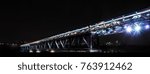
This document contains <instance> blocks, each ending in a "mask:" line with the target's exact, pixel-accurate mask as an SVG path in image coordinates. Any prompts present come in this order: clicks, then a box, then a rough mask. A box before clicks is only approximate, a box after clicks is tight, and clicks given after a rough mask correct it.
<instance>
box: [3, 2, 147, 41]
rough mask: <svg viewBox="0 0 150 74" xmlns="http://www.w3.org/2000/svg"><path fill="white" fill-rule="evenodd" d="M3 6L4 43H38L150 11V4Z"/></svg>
mask: <svg viewBox="0 0 150 74" xmlns="http://www.w3.org/2000/svg"><path fill="white" fill-rule="evenodd" d="M113 1H114V0H99V1H93V0H84V1H83V0H79V1H77V0H76V1H73V0H60V1H57V0H54V1H52V0H47V1H43V0H40V1H39V0H35V1H31V0H30V1H28V0H19V1H14V0H12V1H7V0H5V1H4V2H2V1H1V2H0V25H1V27H0V42H14V41H27V42H30V41H34V40H39V39H42V38H45V37H49V36H52V35H55V34H59V33H63V32H66V31H69V30H73V29H77V28H81V27H84V26H88V25H93V24H95V23H98V22H100V21H105V20H109V19H112V18H115V17H118V16H122V15H124V14H129V13H134V12H135V11H139V10H142V9H144V8H148V7H149V6H150V0H141V1H140V0H116V1H115V2H113Z"/></svg>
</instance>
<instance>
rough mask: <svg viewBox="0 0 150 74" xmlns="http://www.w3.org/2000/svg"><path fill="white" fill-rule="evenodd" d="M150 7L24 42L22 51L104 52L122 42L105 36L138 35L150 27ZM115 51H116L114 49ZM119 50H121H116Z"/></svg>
mask: <svg viewBox="0 0 150 74" xmlns="http://www.w3.org/2000/svg"><path fill="white" fill-rule="evenodd" d="M149 23H150V9H149V8H148V9H144V10H143V11H140V12H136V13H133V14H130V15H123V16H121V17H119V18H115V19H111V20H109V21H102V22H100V23H96V24H94V25H89V26H86V27H83V28H80V29H76V30H72V31H68V32H65V33H61V34H58V35H54V36H51V37H47V38H44V39H41V40H37V41H34V42H30V43H26V44H22V45H21V46H20V47H21V51H22V52H33V51H36V52H42V51H49V52H57V51H62V50H64V51H71V49H74V50H79V52H82V50H80V49H84V50H86V51H87V52H95V51H96V50H95V49H99V50H97V51H98V52H103V51H105V50H101V48H103V47H104V48H105V46H106V47H108V46H119V45H121V44H122V43H121V42H119V40H118V39H117V38H116V39H115V38H113V39H115V40H114V42H111V41H109V40H105V39H104V38H103V37H107V36H113V35H117V34H122V33H126V34H131V35H137V34H139V32H142V31H145V30H149V29H150V24H149ZM112 52H115V51H112ZM116 52H119V50H116Z"/></svg>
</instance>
